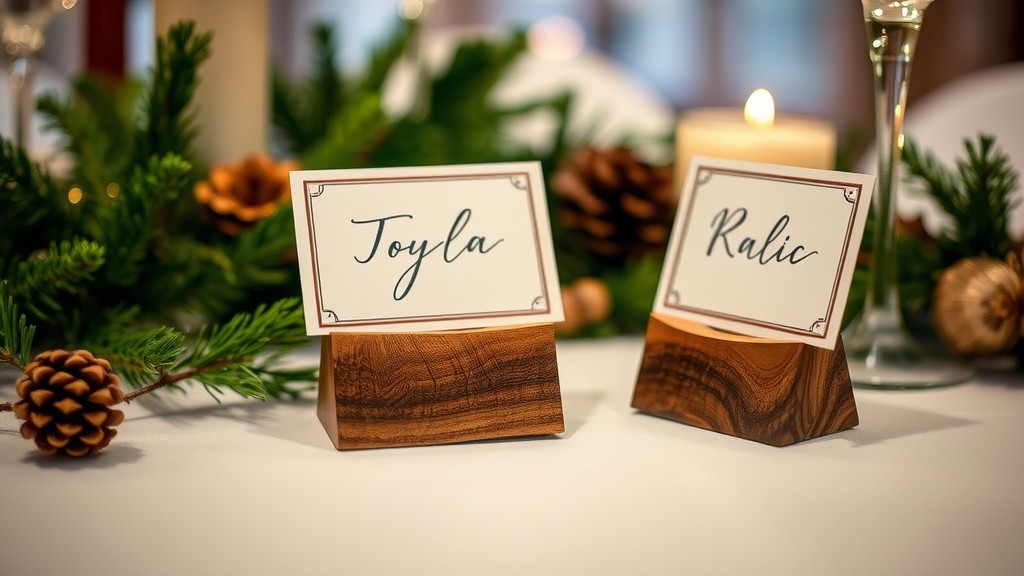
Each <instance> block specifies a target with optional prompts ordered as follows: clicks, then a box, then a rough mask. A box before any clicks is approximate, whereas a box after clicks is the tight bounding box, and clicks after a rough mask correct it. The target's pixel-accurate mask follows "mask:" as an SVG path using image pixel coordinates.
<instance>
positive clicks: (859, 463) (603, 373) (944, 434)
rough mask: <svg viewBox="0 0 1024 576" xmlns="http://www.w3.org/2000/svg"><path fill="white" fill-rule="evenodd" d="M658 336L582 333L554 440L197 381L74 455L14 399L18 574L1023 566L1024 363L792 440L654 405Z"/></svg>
mask: <svg viewBox="0 0 1024 576" xmlns="http://www.w3.org/2000/svg"><path fill="white" fill-rule="evenodd" d="M641 349H642V342H641V340H640V339H637V338H627V339H612V340H604V341H587V342H583V341H579V342H561V343H559V345H558V359H559V372H560V378H561V386H562V396H563V402H564V411H565V420H566V431H565V433H564V434H562V435H560V436H558V437H549V438H540V439H524V440H506V441H488V442H474V443H468V444H462V445H454V446H432V447H417V448H393V449H383V450H368V451H355V452H337V451H335V450H334V448H333V447H332V445H331V443H330V441H329V439H328V437H327V435H326V433H325V432H324V431H323V429H322V428H321V426H320V423H319V422H318V421H317V419H316V417H315V414H314V403H313V401H312V400H309V401H299V402H273V401H271V402H267V403H258V402H249V401H240V400H235V399H234V398H227V399H226V401H225V403H224V404H223V405H216V404H214V403H213V402H212V401H211V400H209V398H208V397H207V396H206V395H205V393H204V392H202V391H201V389H199V388H195V389H192V390H191V391H190V392H189V393H188V394H187V395H185V396H182V395H164V397H163V399H162V400H160V401H154V400H153V399H143V400H140V401H137V402H135V403H133V404H132V405H131V406H128V407H127V408H126V409H125V411H126V416H127V418H126V420H125V422H124V423H123V424H122V425H121V426H120V427H119V430H120V434H119V435H118V437H117V438H116V439H115V441H114V443H113V444H112V445H111V446H110V447H109V448H108V449H107V450H106V451H105V453H102V454H101V455H100V456H99V457H96V458H89V459H85V460H80V461H69V460H65V459H55V458H52V457H46V456H43V455H40V454H37V453H36V452H34V447H33V445H32V444H31V442H28V441H25V440H23V439H21V437H20V436H19V435H18V433H17V429H18V424H19V422H18V421H16V420H15V419H14V418H13V416H12V415H11V414H10V413H3V414H0V526H2V532H3V533H2V534H0V574H2V575H4V576H32V575H47V576H56V575H60V574H75V575H76V576H87V575H93V574H95V575H97V576H99V575H104V576H115V575H120V574H125V575H133V576H134V575H144V576H159V575H175V576H182V575H188V574H201V575H206V574H210V575H222V574H223V575H229V574H245V575H247V576H258V575H263V574H289V575H300V574H353V575H363V574H400V575H411V574H417V575H420V574H426V575H432V574H438V575H442V574H443V575H454V574H466V575H505V574H507V575H516V576H525V575H546V574H552V575H554V574H558V575H577V574H579V575H602V574H609V575H625V574H673V575H674V574H787V575H793V574H813V575H823V574H851V575H852V574H857V575H861V576H864V575H869V574H870V575H884V574H900V575H907V574H922V575H941V574H950V575H965V574H971V575H982V574H984V575H994V574H1006V575H1010V574H1014V575H1019V574H1024V378H1022V377H1021V375H1020V374H1019V373H1018V374H1006V373H1004V374H983V375H982V376H980V377H979V378H978V379H976V380H975V381H974V382H972V383H969V384H966V385H962V386H958V387H953V388H948V389H942V390H933V391H926V392H876V391H864V390H857V391H856V399H857V405H858V409H859V412H860V419H861V424H860V426H859V427H858V428H856V429H854V430H850V431H846V432H841V433H839V434H835V435H832V436H829V437H825V438H820V439H816V440H811V441H808V442H803V443H800V444H796V445H793V446H790V447H786V448H773V447H769V446H764V445H761V444H756V443H753V442H748V441H744V440H740V439H736V438H732V437H728V436H724V435H720V434H716V433H712V432H707V431H704V430H699V429H696V428H692V427H688V426H685V425H682V424H678V423H675V422H671V421H668V420H662V419H659V418H655V417H651V416H647V415H644V414H640V413H637V412H636V411H634V410H633V409H631V408H630V407H629V403H630V398H631V395H632V390H633V382H634V379H635V377H636V371H637V366H638V363H639V360H640V355H641ZM310 359H311V360H312V356H310ZM12 395H13V387H12V386H9V385H6V384H5V385H3V386H0V397H3V398H4V399H10V398H11V396H12Z"/></svg>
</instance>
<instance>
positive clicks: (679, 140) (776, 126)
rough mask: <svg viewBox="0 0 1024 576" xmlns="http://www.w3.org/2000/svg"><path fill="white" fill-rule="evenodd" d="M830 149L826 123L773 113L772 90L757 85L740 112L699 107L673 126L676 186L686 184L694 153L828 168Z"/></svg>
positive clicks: (832, 156) (832, 158)
mask: <svg viewBox="0 0 1024 576" xmlns="http://www.w3.org/2000/svg"><path fill="white" fill-rule="evenodd" d="M835 153H836V134H835V130H833V128H832V125H831V124H829V123H828V122H825V121H822V120H817V119H813V118H806V117H800V116H788V115H787V116H778V117H776V115H775V102H774V101H773V100H772V95H771V94H770V93H769V92H768V91H767V90H764V89H758V90H755V91H754V93H753V94H751V95H750V98H749V99H748V100H747V105H746V107H745V108H744V109H743V110H742V111H740V110H739V109H733V108H699V109H694V110H690V111H688V112H686V113H685V114H683V116H682V118H680V119H679V124H678V126H677V128H676V190H677V192H678V191H679V190H681V189H682V186H683V184H685V182H686V173H687V171H688V170H689V167H690V160H691V159H692V158H693V157H694V156H714V157H717V158H730V159H733V160H748V161H751V162H766V163H769V164H784V165H787V166H799V167H802V168H823V169H829V170H830V169H832V168H834V167H835Z"/></svg>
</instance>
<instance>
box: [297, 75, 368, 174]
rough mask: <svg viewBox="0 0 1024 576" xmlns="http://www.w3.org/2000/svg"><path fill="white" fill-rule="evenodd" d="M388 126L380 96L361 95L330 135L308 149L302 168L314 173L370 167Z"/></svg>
mask: <svg viewBox="0 0 1024 576" xmlns="http://www.w3.org/2000/svg"><path fill="white" fill-rule="evenodd" d="M387 127H388V119H387V117H386V115H385V114H384V110H383V108H381V104H380V97H379V95H376V94H366V95H364V96H361V97H360V98H358V99H356V100H354V101H352V102H349V103H348V106H347V107H346V108H345V113H344V114H339V115H337V116H336V117H335V118H334V120H333V122H332V123H331V126H330V130H328V132H327V135H326V136H324V137H323V138H322V139H320V140H319V141H317V142H316V144H314V145H313V146H310V147H309V148H308V149H307V151H306V153H305V154H304V155H303V156H302V165H303V166H304V167H305V168H307V169H310V170H312V169H317V168H328V167H333V168H349V167H354V166H360V165H366V163H367V161H368V160H369V155H370V153H371V151H373V150H374V148H375V147H376V145H377V143H378V140H379V139H380V138H381V136H382V135H383V134H384V133H385V132H386V131H387Z"/></svg>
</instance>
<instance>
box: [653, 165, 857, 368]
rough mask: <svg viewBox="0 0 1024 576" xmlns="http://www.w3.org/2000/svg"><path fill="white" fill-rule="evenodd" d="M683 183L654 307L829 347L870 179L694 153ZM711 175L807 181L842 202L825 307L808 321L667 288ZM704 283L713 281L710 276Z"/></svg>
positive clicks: (836, 329) (726, 326) (837, 325)
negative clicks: (755, 312) (740, 310)
mask: <svg viewBox="0 0 1024 576" xmlns="http://www.w3.org/2000/svg"><path fill="white" fill-rule="evenodd" d="M688 174H689V175H690V176H689V178H688V182H687V183H686V186H685V188H684V190H683V193H682V195H681V201H680V206H679V210H678V212H677V215H676V220H675V224H674V226H673V232H672V237H671V239H670V241H669V249H668V253H667V255H666V259H665V266H664V268H663V271H662V277H661V281H660V283H659V288H658V295H657V298H656V301H655V311H658V312H663V313H666V314H670V315H674V316H679V317H682V318H686V319H689V320H695V321H699V322H702V323H705V324H707V325H709V326H714V327H717V328H722V329H725V330H729V331H733V332H737V333H742V334H747V335H750V336H760V337H769V338H780V339H789V340H798V341H801V342H804V343H807V344H812V345H815V346H819V347H823V348H828V349H833V348H834V347H835V343H836V340H837V338H838V335H839V329H840V324H841V320H842V314H843V310H844V308H845V305H846V300H847V296H848V293H849V287H850V282H851V280H852V276H853V270H854V268H855V265H856V256H857V252H858V250H859V247H860V240H861V237H862V235H863V231H864V223H865V221H866V218H867V213H868V210H869V208H870V199H871V194H872V191H873V188H874V177H873V176H867V175H863V174H851V173H843V172H835V171H826V170H811V169H804V168H793V167H787V166H778V165H772V164H759V163H751V162H740V161H733V160H724V159H719V158H704V157H697V158H694V159H693V162H692V163H691V167H690V170H689V172H688ZM716 175H728V176H731V177H733V178H741V179H750V180H751V181H752V182H757V181H774V182H784V183H794V184H799V185H812V186H814V187H816V188H820V189H821V190H822V193H827V194H837V195H839V196H840V197H841V198H842V200H844V204H843V205H845V206H848V208H849V211H848V214H847V216H846V218H845V221H846V227H845V229H844V230H843V231H842V234H843V241H842V251H841V257H840V258H839V259H838V260H837V261H836V262H835V264H834V266H832V267H831V268H832V281H831V292H830V296H829V298H828V304H827V306H826V308H825V309H824V310H818V311H813V312H811V313H809V314H808V315H807V322H806V323H803V324H797V323H790V324H786V323H779V322H772V321H769V320H765V319H763V318H757V317H754V316H751V315H742V314H736V313H732V312H730V311H729V310H723V309H710V308H704V307H700V306H695V305H690V304H687V303H686V302H681V301H680V295H679V293H678V292H677V291H676V290H674V289H673V288H672V285H671V284H672V282H673V280H674V279H675V278H677V277H678V275H679V273H680V256H681V254H682V252H683V248H684V246H685V245H686V244H687V242H691V241H692V242H696V241H697V240H694V239H691V234H690V232H691V230H692V228H693V227H694V226H695V225H696V224H695V223H694V222H693V221H692V215H693V207H694V205H695V203H696V202H697V199H698V196H699V195H700V194H701V193H702V191H703V190H706V185H707V184H708V183H709V182H710V181H711V179H712V178H714V177H715V176H716ZM704 281H707V282H714V281H715V279H714V278H706V279H704Z"/></svg>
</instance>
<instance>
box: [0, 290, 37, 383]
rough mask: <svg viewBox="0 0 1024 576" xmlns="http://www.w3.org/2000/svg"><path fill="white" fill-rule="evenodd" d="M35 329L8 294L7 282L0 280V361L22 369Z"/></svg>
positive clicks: (29, 352)
mask: <svg viewBox="0 0 1024 576" xmlns="http://www.w3.org/2000/svg"><path fill="white" fill-rule="evenodd" d="M35 331H36V327H35V326H32V325H31V324H29V323H28V320H27V319H26V318H25V315H24V314H22V313H21V311H20V310H18V305H17V304H15V303H14V298H13V297H12V296H11V295H10V294H8V291H7V282H6V281H3V282H0V362H2V363H5V364H10V365H12V366H14V367H15V368H17V369H19V370H23V369H24V368H25V365H26V364H28V360H29V357H30V356H31V351H32V338H33V336H34V335H35Z"/></svg>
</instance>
